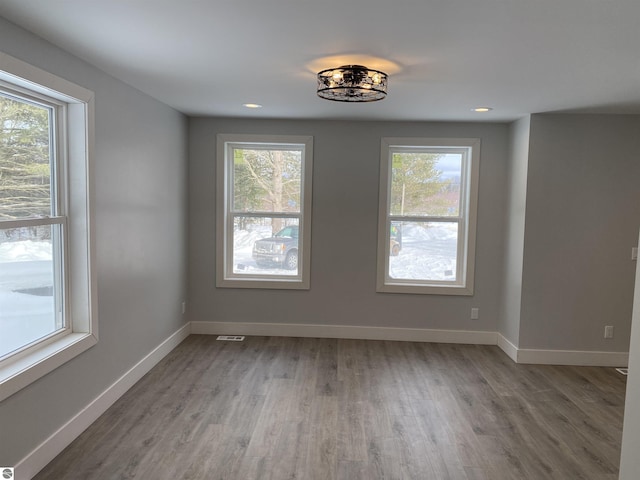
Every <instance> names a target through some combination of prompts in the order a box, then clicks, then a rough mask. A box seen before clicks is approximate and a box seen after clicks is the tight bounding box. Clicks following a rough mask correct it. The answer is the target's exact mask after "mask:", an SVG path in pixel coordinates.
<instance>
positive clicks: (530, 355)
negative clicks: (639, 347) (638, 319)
mask: <svg viewBox="0 0 640 480" xmlns="http://www.w3.org/2000/svg"><path fill="white" fill-rule="evenodd" d="M498 346H499V347H500V348H501V349H502V351H503V352H504V353H506V354H507V355H508V356H509V358H511V360H513V361H514V362H516V363H525V364H532V365H575V366H582V367H626V366H627V365H628V364H629V352H594V351H581V350H538V349H532V348H518V347H516V346H515V345H514V344H513V343H511V342H510V341H509V340H508V339H507V338H506V337H504V336H502V334H500V333H498Z"/></svg>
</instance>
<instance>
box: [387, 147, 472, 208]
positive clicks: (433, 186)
mask: <svg viewBox="0 0 640 480" xmlns="http://www.w3.org/2000/svg"><path fill="white" fill-rule="evenodd" d="M391 160H392V167H391V215H415V216H439V217H444V216H458V215H459V214H460V180H461V177H462V173H461V172H462V155H461V154H438V153H424V152H422V153H420V152H394V153H393V154H392V159H391Z"/></svg>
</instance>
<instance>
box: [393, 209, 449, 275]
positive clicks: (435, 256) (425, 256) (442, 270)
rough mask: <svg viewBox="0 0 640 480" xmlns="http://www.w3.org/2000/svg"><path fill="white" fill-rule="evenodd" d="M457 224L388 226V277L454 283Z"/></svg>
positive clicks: (394, 224) (423, 223)
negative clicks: (389, 234) (389, 243)
mask: <svg viewBox="0 0 640 480" xmlns="http://www.w3.org/2000/svg"><path fill="white" fill-rule="evenodd" d="M457 252H458V223H457V222H391V245H390V249H389V253H390V257H389V277H390V278H392V279H395V280H436V281H446V282H455V281H457V280H458V279H457V278H456V264H457Z"/></svg>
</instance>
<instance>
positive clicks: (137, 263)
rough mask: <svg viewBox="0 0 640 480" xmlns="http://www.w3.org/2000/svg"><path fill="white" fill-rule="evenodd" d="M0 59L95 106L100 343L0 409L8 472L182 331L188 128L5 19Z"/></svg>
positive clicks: (0, 25)
mask: <svg viewBox="0 0 640 480" xmlns="http://www.w3.org/2000/svg"><path fill="white" fill-rule="evenodd" d="M0 49H2V51H4V52H5V53H7V54H9V55H12V56H14V57H16V58H19V59H21V60H23V61H26V62H29V63H31V64H33V65H35V66H37V67H39V68H42V69H44V70H47V71H49V72H51V73H53V74H55V75H58V76H60V77H63V78H66V79H68V80H70V81H72V82H74V83H77V84H79V85H81V86H83V87H85V88H88V89H90V90H93V91H94V92H95V97H96V100H95V112H96V113H95V127H96V129H95V173H96V191H95V193H96V195H95V197H96V202H95V205H96V234H97V276H98V308H99V333H100V340H99V343H98V344H97V345H96V346H94V347H93V348H91V349H89V350H88V351H86V352H84V353H83V354H81V355H80V356H79V357H76V358H75V359H74V360H72V361H71V362H69V363H67V364H65V365H63V366H62V367H60V368H58V369H57V370H55V371H54V372H52V373H51V374H50V375H47V376H45V377H43V378H42V379H40V380H39V381H37V382H35V383H33V384H31V385H30V386H28V387H27V388H25V389H23V390H21V391H20V392H18V393H16V394H15V395H13V396H12V397H9V398H8V399H6V400H5V401H3V402H1V403H0V432H2V433H1V435H0V465H15V464H16V463H17V462H18V461H20V460H21V459H22V458H24V457H25V456H26V455H27V454H28V453H29V452H31V451H32V450H33V449H34V448H35V447H36V446H38V445H39V444H40V443H41V442H43V441H44V440H45V439H47V437H49V436H50V435H51V434H52V433H54V432H55V431H56V430H57V429H58V428H60V427H61V426H62V425H63V424H64V423H66V422H67V421H68V420H69V419H71V418H72V417H73V416H74V415H76V414H77V413H78V412H79V411H80V410H82V409H83V408H84V407H86V406H87V404H89V402H90V401H92V400H93V399H94V398H95V397H97V396H98V395H99V394H100V393H102V392H103V391H104V390H106V389H107V388H108V387H109V386H110V385H111V384H112V383H113V382H115V381H116V380H117V379H118V378H119V377H120V376H122V375H123V374H124V373H125V372H126V371H127V370H129V369H130V368H131V367H132V366H133V365H135V364H136V363H137V362H138V361H139V360H141V359H142V358H143V357H144V356H145V355H146V354H148V353H149V352H150V351H151V350H152V349H153V348H155V347H156V346H157V345H158V344H160V343H161V342H162V341H163V340H165V339H166V338H167V337H169V335H171V334H172V333H174V332H175V331H176V330H178V329H179V328H180V326H182V325H183V324H184V319H183V318H182V315H181V310H180V303H181V302H182V300H183V299H184V298H186V281H187V276H186V264H187V259H186V248H187V244H186V232H187V218H186V211H187V195H186V185H187V158H186V157H187V143H186V141H187V121H186V118H185V117H184V116H183V115H182V114H179V113H178V112H176V111H174V110H172V109H171V108H169V107H167V106H165V105H163V104H161V103H159V102H157V101H156V100H154V99H152V98H150V97H148V96H146V95H144V94H142V93H140V92H139V91H137V90H135V89H133V88H131V87H129V86H127V85H125V84H124V83H122V82H120V81H118V80H116V79H114V78H112V77H110V76H108V75H106V74H105V73H103V72H101V71H99V70H97V69H96V68H94V67H92V66H89V65H87V64H86V63H84V62H82V61H80V60H79V59H77V58H75V57H72V56H71V55H69V54H67V53H65V52H63V51H62V50H60V49H58V48H56V47H54V46H52V45H51V44H48V43H46V42H44V41H42V40H40V39H39V38H37V37H35V36H33V35H31V34H29V33H27V32H25V31H24V30H22V29H20V28H18V27H16V26H14V25H13V24H11V23H8V22H6V21H5V20H4V19H2V18H0Z"/></svg>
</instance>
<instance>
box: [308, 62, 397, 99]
mask: <svg viewBox="0 0 640 480" xmlns="http://www.w3.org/2000/svg"><path fill="white" fill-rule="evenodd" d="M318 96H319V97H321V98H325V99H327V100H333V101H336V102H375V101H377V100H382V99H383V98H384V97H386V96H387V74H386V73H384V72H381V71H379V70H373V69H371V68H367V67H363V66H362V65H343V66H342V67H338V68H328V69H327V70H322V71H321V72H318Z"/></svg>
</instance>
